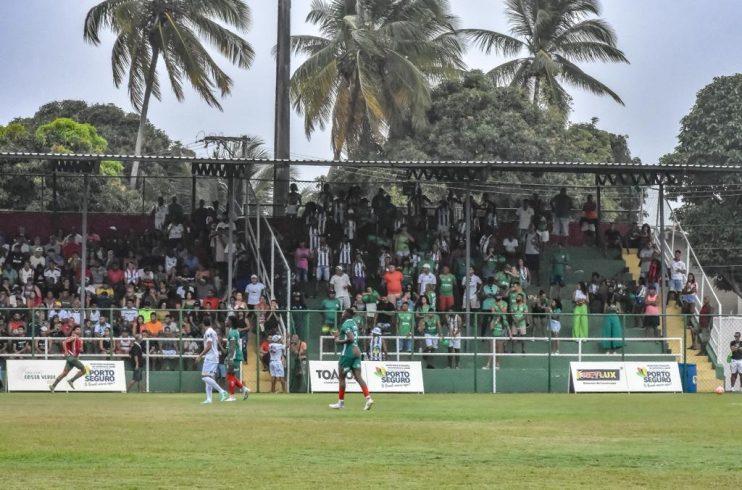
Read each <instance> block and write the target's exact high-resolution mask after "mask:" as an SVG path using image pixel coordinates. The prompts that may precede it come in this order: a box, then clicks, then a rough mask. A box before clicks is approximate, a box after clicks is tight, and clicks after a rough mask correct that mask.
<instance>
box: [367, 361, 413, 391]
mask: <svg viewBox="0 0 742 490" xmlns="http://www.w3.org/2000/svg"><path fill="white" fill-rule="evenodd" d="M363 379H365V380H366V383H368V389H369V390H371V393H424V392H425V387H424V386H423V370H422V365H421V364H420V363H419V362H392V361H381V362H379V361H366V362H363Z"/></svg>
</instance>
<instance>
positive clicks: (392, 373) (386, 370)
mask: <svg viewBox="0 0 742 490" xmlns="http://www.w3.org/2000/svg"><path fill="white" fill-rule="evenodd" d="M374 376H376V377H378V378H380V379H381V384H382V385H383V386H392V385H408V384H410V383H411V381H412V380H411V376H410V371H409V370H408V369H405V368H399V367H398V368H396V369H395V368H394V366H388V367H385V366H377V367H376V369H375V370H374Z"/></svg>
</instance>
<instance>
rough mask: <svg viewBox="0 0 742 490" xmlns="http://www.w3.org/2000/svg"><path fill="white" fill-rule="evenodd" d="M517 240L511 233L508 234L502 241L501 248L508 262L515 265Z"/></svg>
mask: <svg viewBox="0 0 742 490" xmlns="http://www.w3.org/2000/svg"><path fill="white" fill-rule="evenodd" d="M518 245H519V243H518V239H517V238H515V236H514V235H513V234H512V233H508V236H506V237H505V239H504V240H503V241H502V246H503V248H504V249H505V254H506V255H507V257H508V262H509V263H511V264H515V258H516V257H517V255H518Z"/></svg>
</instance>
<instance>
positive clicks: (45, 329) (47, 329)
mask: <svg viewBox="0 0 742 490" xmlns="http://www.w3.org/2000/svg"><path fill="white" fill-rule="evenodd" d="M41 331H42V332H48V331H49V328H47V327H41Z"/></svg>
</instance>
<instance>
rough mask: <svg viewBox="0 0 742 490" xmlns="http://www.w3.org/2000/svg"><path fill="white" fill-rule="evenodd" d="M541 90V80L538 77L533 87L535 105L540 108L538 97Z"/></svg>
mask: <svg viewBox="0 0 742 490" xmlns="http://www.w3.org/2000/svg"><path fill="white" fill-rule="evenodd" d="M540 90H541V79H540V78H539V77H536V81H535V82H534V85H533V105H535V106H538V95H539V91H540Z"/></svg>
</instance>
